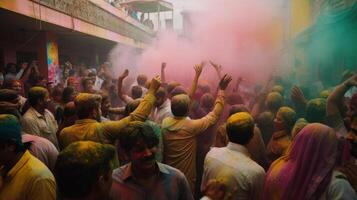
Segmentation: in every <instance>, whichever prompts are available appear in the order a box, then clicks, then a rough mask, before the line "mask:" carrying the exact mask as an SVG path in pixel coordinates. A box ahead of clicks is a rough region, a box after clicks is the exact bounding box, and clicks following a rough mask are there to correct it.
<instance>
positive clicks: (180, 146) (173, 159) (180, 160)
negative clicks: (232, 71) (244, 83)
mask: <svg viewBox="0 0 357 200" xmlns="http://www.w3.org/2000/svg"><path fill="white" fill-rule="evenodd" d="M231 80H232V78H231V77H230V76H227V75H225V76H224V77H223V78H222V79H221V81H220V83H219V89H220V90H219V92H218V94H217V98H216V102H215V106H214V108H213V110H212V111H211V112H210V113H208V114H207V115H206V116H205V117H203V118H201V119H196V120H191V119H190V118H189V117H188V113H189V105H190V101H191V100H190V98H189V96H188V95H184V94H180V95H176V96H174V97H173V98H172V100H171V111H172V114H173V115H174V117H167V118H165V119H164V120H163V122H162V125H161V128H162V134H163V138H164V163H165V164H168V165H170V166H172V167H175V168H177V169H179V170H180V171H181V172H183V173H184V174H185V176H186V178H187V179H188V182H189V184H190V187H191V189H192V191H193V192H194V186H195V182H196V138H197V136H198V135H199V134H200V133H203V132H204V131H205V130H206V129H207V128H209V127H210V126H212V125H213V124H215V123H217V121H218V120H219V117H220V115H221V113H222V111H223V105H224V90H225V89H226V88H227V86H228V84H229V82H230V81H231Z"/></svg>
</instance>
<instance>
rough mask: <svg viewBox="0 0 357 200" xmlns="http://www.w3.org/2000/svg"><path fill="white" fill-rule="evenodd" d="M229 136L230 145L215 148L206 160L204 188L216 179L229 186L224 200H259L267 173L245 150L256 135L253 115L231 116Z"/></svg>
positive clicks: (238, 114)
mask: <svg viewBox="0 0 357 200" xmlns="http://www.w3.org/2000/svg"><path fill="white" fill-rule="evenodd" d="M227 135H228V138H229V141H230V142H229V143H228V145H227V146H226V147H222V148H212V149H211V150H210V151H209V152H208V154H207V156H206V158H205V163H204V173H203V178H202V184H201V189H202V190H203V189H204V187H205V185H206V184H207V182H208V181H209V180H210V179H217V180H222V181H223V182H224V184H225V185H226V186H227V190H226V195H225V198H224V199H260V198H261V193H262V191H263V185H264V178H265V171H264V169H263V168H262V167H261V166H260V165H258V164H257V163H256V162H255V161H253V160H252V159H251V158H250V154H249V152H248V149H247V148H246V147H245V146H246V145H247V144H248V143H249V141H251V139H252V138H253V136H254V122H253V118H252V117H251V115H249V114H248V113H246V112H239V113H236V114H234V115H232V116H231V117H229V118H228V120H227Z"/></svg>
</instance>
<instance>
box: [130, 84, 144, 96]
mask: <svg viewBox="0 0 357 200" xmlns="http://www.w3.org/2000/svg"><path fill="white" fill-rule="evenodd" d="M142 95H143V89H142V88H141V87H140V86H138V85H134V86H133V87H132V88H131V96H132V97H133V99H138V98H141V97H142Z"/></svg>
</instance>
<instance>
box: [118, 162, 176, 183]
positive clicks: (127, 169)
mask: <svg viewBox="0 0 357 200" xmlns="http://www.w3.org/2000/svg"><path fill="white" fill-rule="evenodd" d="M156 165H157V166H158V168H159V171H160V174H170V172H169V170H168V169H167V168H166V167H165V165H163V164H162V163H159V162H156ZM132 176H133V171H132V170H131V163H129V164H127V165H126V167H125V169H124V173H123V180H124V181H125V180H127V179H128V178H130V177H132Z"/></svg>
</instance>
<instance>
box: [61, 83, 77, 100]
mask: <svg viewBox="0 0 357 200" xmlns="http://www.w3.org/2000/svg"><path fill="white" fill-rule="evenodd" d="M74 92H75V90H74V88H73V87H65V88H64V89H63V92H62V101H63V103H65V104H66V103H68V102H70V101H71V95H72V94H73V93H74ZM72 100H73V99H72Z"/></svg>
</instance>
